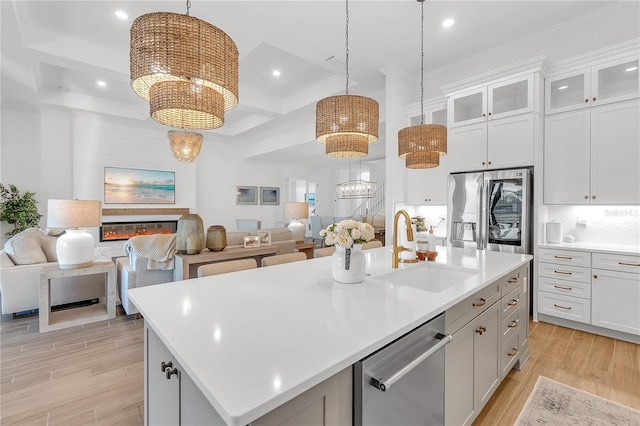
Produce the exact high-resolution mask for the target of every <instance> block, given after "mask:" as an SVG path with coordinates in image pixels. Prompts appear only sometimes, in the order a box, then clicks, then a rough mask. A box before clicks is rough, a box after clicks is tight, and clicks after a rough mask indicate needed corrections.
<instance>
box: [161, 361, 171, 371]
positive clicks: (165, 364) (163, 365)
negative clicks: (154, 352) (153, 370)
mask: <svg viewBox="0 0 640 426" xmlns="http://www.w3.org/2000/svg"><path fill="white" fill-rule="evenodd" d="M171 367H173V362H171V361H169V362H164V361H162V362H161V363H160V371H162V372H163V373H164V372H165V371H166V369H167V368H171Z"/></svg>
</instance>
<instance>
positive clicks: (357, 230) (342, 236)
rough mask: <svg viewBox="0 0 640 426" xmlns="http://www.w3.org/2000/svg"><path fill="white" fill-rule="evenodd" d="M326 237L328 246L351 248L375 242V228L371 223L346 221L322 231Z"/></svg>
mask: <svg viewBox="0 0 640 426" xmlns="http://www.w3.org/2000/svg"><path fill="white" fill-rule="evenodd" d="M320 236H321V237H324V243H325V244H326V245H328V246H332V245H334V244H338V245H340V246H342V247H351V246H352V245H354V244H364V243H366V242H367V241H370V240H373V238H374V231H373V226H371V224H369V223H363V222H358V221H357V220H350V219H346V220H343V221H341V222H340V223H332V224H331V225H329V226H327V227H326V228H325V229H323V230H322V231H320Z"/></svg>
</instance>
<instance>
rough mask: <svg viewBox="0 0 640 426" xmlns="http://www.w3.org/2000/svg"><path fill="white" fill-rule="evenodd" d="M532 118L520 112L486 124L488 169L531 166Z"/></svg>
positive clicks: (532, 115) (530, 115) (532, 116)
mask: <svg viewBox="0 0 640 426" xmlns="http://www.w3.org/2000/svg"><path fill="white" fill-rule="evenodd" d="M534 118H535V115H534V114H521V115H516V116H514V117H508V118H502V119H499V120H492V121H490V122H489V123H488V124H487V126H488V128H487V132H488V145H489V146H488V150H487V151H488V155H487V164H488V166H489V168H490V169H504V168H510V167H527V166H533V141H534Z"/></svg>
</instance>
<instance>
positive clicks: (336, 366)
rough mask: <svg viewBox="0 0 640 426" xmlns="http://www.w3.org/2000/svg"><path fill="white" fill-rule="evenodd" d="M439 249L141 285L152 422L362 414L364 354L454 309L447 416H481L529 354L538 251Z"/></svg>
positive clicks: (327, 420)
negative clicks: (424, 255) (427, 255)
mask: <svg viewBox="0 0 640 426" xmlns="http://www.w3.org/2000/svg"><path fill="white" fill-rule="evenodd" d="M438 253H439V254H438V258H437V261H436V262H421V263H419V264H414V265H401V266H400V268H399V269H397V270H396V269H392V268H391V254H390V253H389V250H388V249H387V248H384V247H383V248H380V249H373V250H367V253H366V258H367V273H368V274H369V275H368V276H367V277H365V281H364V282H363V283H361V284H355V285H354V284H339V283H336V282H334V281H333V280H332V278H331V272H330V269H331V259H330V258H328V257H327V258H320V259H311V260H307V261H305V262H295V263H291V264H285V265H278V266H274V267H270V268H260V269H257V270H249V271H242V272H237V273H233V274H227V275H226V276H225V275H218V276H212V277H206V278H201V279H192V280H187V281H179V282H173V283H167V284H160V285H156V286H151V287H143V288H139V289H133V290H130V291H129V296H130V298H131V300H132V301H133V303H134V304H136V306H137V307H138V309H139V310H140V312H141V313H142V315H143V316H144V318H145V424H147V425H156V424H182V425H187V424H193V425H196V424H197V425H204V424H213V425H218V424H219V425H224V424H229V425H248V424H251V425H266V424H269V425H274V424H277V425H286V424H289V425H292V424H309V425H314V424H318V425H320V424H335V425H350V424H352V419H353V410H357V409H358V407H354V406H353V387H354V383H353V378H352V376H353V375H352V365H353V364H354V363H356V362H358V361H359V360H362V359H364V358H365V357H367V356H368V355H370V354H372V353H374V352H376V351H377V350H379V349H381V348H383V347H385V346H386V345H388V344H390V343H391V342H394V341H395V340H396V339H398V338H400V337H402V336H404V335H405V334H407V333H409V332H410V331H412V330H414V329H416V328H417V327H419V326H420V325H422V324H424V323H426V322H427V321H429V320H431V319H432V318H434V317H436V316H437V315H439V314H441V313H442V312H444V313H445V330H444V331H445V332H446V333H447V334H452V335H453V341H452V342H451V343H450V344H449V345H447V346H445V360H446V363H445V365H446V366H445V388H446V389H447V390H446V391H445V423H446V424H468V423H470V422H471V421H473V419H474V418H475V417H476V416H477V414H478V413H479V411H480V410H481V409H482V407H483V406H484V404H485V403H486V402H487V400H488V399H489V398H490V396H491V394H492V393H493V391H494V390H495V389H496V387H497V386H498V384H499V383H500V381H501V380H502V379H503V378H504V376H505V375H506V373H507V372H508V371H509V370H510V369H511V368H512V367H513V366H516V367H519V366H521V365H522V364H523V363H524V362H525V361H526V359H527V358H528V354H529V352H528V346H527V336H528V332H527V327H528V311H527V309H528V300H529V299H528V294H529V293H528V292H529V289H528V285H529V263H530V261H531V256H529V255H516V254H506V253H498V252H477V251H475V250H467V249H458V248H449V247H438ZM407 277H411V279H409V280H407ZM421 277H429V279H428V280H426V279H421ZM456 389H457V390H456ZM450 391H454V393H453V394H451V392H450ZM454 408H455V409H454Z"/></svg>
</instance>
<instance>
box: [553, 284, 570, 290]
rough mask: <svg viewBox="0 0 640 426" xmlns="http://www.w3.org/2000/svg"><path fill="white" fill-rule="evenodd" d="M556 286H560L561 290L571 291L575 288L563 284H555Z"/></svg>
mask: <svg viewBox="0 0 640 426" xmlns="http://www.w3.org/2000/svg"><path fill="white" fill-rule="evenodd" d="M554 287H555V288H559V289H560V290H569V291H571V290H573V288H571V287H564V286H561V285H554Z"/></svg>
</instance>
